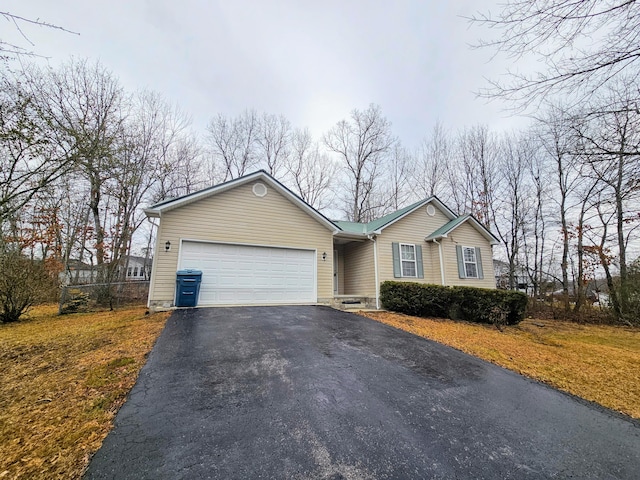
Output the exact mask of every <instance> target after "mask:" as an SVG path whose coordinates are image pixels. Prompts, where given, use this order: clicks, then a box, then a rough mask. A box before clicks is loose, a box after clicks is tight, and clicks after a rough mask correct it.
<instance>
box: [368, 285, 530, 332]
mask: <svg viewBox="0 0 640 480" xmlns="http://www.w3.org/2000/svg"><path fill="white" fill-rule="evenodd" d="M380 300H381V301H382V305H383V306H384V308H386V309H387V310H393V311H395V312H400V313H406V314H408V315H415V316H418V317H440V318H452V319H454V320H467V321H470V322H479V323H491V324H495V325H516V324H518V323H520V322H521V321H522V320H524V317H525V313H526V308H527V296H526V295H525V294H524V293H522V292H513V291H506V290H489V289H485V288H474V287H444V286H442V285H425V284H421V283H415V282H392V281H387V282H383V283H382V285H381V286H380Z"/></svg>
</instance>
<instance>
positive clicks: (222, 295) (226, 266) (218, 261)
mask: <svg viewBox="0 0 640 480" xmlns="http://www.w3.org/2000/svg"><path fill="white" fill-rule="evenodd" d="M179 268H180V269H185V268H195V269H198V270H202V284H201V286H200V297H199V301H198V305H250V304H283V303H315V302H316V300H317V295H316V252H315V251H312V250H296V249H290V248H271V247H255V246H247V245H229V244H223V243H201V242H188V241H185V242H182V250H181V252H180V267H179Z"/></svg>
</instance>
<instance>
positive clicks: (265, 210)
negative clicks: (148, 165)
mask: <svg viewBox="0 0 640 480" xmlns="http://www.w3.org/2000/svg"><path fill="white" fill-rule="evenodd" d="M255 183H256V182H250V183H248V184H245V185H241V186H239V187H237V188H234V189H232V190H228V191H225V192H222V193H219V194H216V195H212V196H211V197H208V198H204V199H200V200H197V201H194V202H192V203H189V204H186V205H183V206H181V207H178V208H176V209H174V210H170V211H166V212H163V213H162V216H161V218H160V227H159V231H158V240H157V247H156V254H155V262H154V272H153V277H154V278H153V282H152V286H151V294H150V304H151V305H164V304H166V303H167V302H169V304H171V305H172V304H173V299H174V291H175V276H176V270H177V268H178V251H179V246H180V241H181V240H183V239H184V240H205V241H215V242H228V243H240V244H249V245H264V246H277V247H291V248H305V249H312V250H316V251H317V262H318V263H317V286H318V298H319V299H330V298H332V297H333V237H332V232H331V231H330V230H329V229H328V228H327V227H326V226H324V225H322V224H320V223H319V222H317V221H316V220H315V219H313V218H312V217H310V216H309V215H308V214H307V213H306V212H304V211H303V210H302V209H300V208H299V207H298V206H297V205H294V204H293V203H292V202H290V201H289V200H288V199H287V198H286V197H284V196H283V195H281V194H280V193H278V192H277V191H276V190H275V189H274V188H272V187H270V186H267V188H268V193H267V195H266V196H264V197H257V196H256V195H254V193H253V191H252V188H253V185H254V184H255ZM167 240H168V241H170V242H171V251H170V252H165V251H164V244H165V242H167ZM324 252H326V253H327V259H326V260H324V261H323V260H322V254H323V253H324Z"/></svg>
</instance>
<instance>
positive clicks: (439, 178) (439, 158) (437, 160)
mask: <svg viewBox="0 0 640 480" xmlns="http://www.w3.org/2000/svg"><path fill="white" fill-rule="evenodd" d="M450 144H451V140H450V138H449V136H448V134H447V132H446V131H445V130H444V127H443V126H442V124H441V123H440V122H437V123H436V124H435V125H434V127H433V129H432V130H431V133H430V134H429V136H427V137H425V139H424V140H423V141H422V145H421V147H420V150H419V152H418V160H417V168H416V172H415V173H416V176H417V178H418V180H419V181H418V182H416V187H415V188H416V193H417V194H418V196H420V197H422V198H426V197H431V196H433V195H435V196H438V197H443V196H444V195H448V190H447V187H446V176H447V175H446V173H447V172H446V170H447V165H448V164H449V162H450V161H451V155H452V153H453V152H452V151H451V150H452V148H451V145H450Z"/></svg>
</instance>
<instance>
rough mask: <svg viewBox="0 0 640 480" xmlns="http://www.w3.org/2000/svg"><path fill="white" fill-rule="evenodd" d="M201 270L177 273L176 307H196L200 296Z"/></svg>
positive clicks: (179, 271)
mask: <svg viewBox="0 0 640 480" xmlns="http://www.w3.org/2000/svg"><path fill="white" fill-rule="evenodd" d="M201 281H202V272H201V271H200V270H191V269H188V270H178V272H177V273H176V307H195V306H196V305H198V295H199V294H200V282H201Z"/></svg>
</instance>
